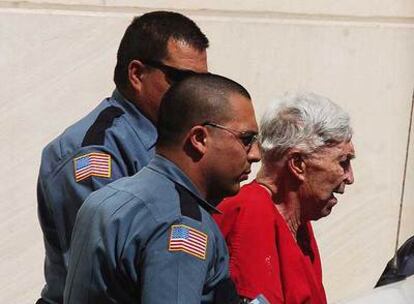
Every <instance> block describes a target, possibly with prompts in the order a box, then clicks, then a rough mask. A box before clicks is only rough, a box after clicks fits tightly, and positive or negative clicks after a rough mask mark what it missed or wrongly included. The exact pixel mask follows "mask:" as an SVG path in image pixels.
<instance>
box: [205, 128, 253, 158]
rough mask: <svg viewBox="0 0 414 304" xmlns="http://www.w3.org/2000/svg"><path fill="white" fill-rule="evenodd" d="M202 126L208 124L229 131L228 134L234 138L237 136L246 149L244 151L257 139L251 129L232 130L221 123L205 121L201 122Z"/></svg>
mask: <svg viewBox="0 0 414 304" xmlns="http://www.w3.org/2000/svg"><path fill="white" fill-rule="evenodd" d="M202 126H210V127H213V128H218V129H221V130H224V131H227V132H229V133H230V134H233V135H234V137H235V138H237V139H238V140H239V141H240V143H241V144H242V145H243V147H244V148H245V149H246V151H249V150H250V148H251V147H252V146H253V144H254V143H255V142H256V141H257V136H258V135H257V133H256V132H252V131H238V130H234V129H231V128H228V127H225V126H223V125H220V124H217V123H214V122H210V121H206V122H204V123H203V124H202Z"/></svg>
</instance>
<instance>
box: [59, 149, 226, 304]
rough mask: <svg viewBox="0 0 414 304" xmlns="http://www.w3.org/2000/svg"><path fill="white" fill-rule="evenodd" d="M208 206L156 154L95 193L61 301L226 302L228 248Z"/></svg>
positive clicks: (80, 221) (78, 229) (79, 224)
mask: <svg viewBox="0 0 414 304" xmlns="http://www.w3.org/2000/svg"><path fill="white" fill-rule="evenodd" d="M209 212H217V211H216V209H215V208H214V207H213V206H211V205H210V204H209V203H207V202H206V201H205V200H203V199H202V198H201V197H200V194H199V192H198V191H197V189H196V188H195V187H194V185H193V184H192V183H191V181H190V180H189V179H188V177H187V176H186V175H185V174H184V173H183V172H182V171H181V170H180V169H179V168H178V167H177V166H175V165H174V164H173V163H172V162H170V161H169V160H167V159H165V158H163V157H161V156H159V155H156V156H155V158H154V159H153V160H152V161H151V162H150V164H149V165H148V166H147V167H145V168H144V169H142V170H141V171H140V172H139V173H138V174H136V175H134V176H132V177H126V178H122V179H120V180H118V181H116V182H114V183H112V184H110V185H107V186H106V187H104V188H102V189H100V190H98V191H96V192H94V193H93V194H91V195H90V196H89V197H88V198H87V200H86V201H85V203H84V204H83V206H82V207H81V209H80V210H79V213H78V218H77V219H76V223H75V227H74V230H73V238H72V246H71V249H70V259H69V270H68V277H67V280H66V287H65V303H68V304H71V303H73V304H83V303H100V304H105V303H151V304H165V303H183V304H196V303H197V304H198V303H230V302H231V301H230V300H228V297H227V296H226V297H227V298H226V297H224V298H223V297H222V294H223V287H224V289H226V288H231V286H230V287H229V286H225V285H226V284H225V283H224V282H228V280H229V279H228V278H229V273H228V253H227V247H226V244H225V241H224V239H223V237H222V235H221V233H220V231H219V229H218V227H217V226H216V224H215V222H214V221H213V219H212V218H211V216H210V213H209ZM224 292H225V293H228V292H231V290H229V289H226V290H225V291H224ZM218 297H221V298H219V299H218Z"/></svg>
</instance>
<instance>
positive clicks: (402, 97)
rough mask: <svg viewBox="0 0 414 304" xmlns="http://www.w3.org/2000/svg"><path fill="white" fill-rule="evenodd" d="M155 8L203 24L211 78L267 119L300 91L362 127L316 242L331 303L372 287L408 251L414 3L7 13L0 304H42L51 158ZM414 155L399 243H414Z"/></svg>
mask: <svg viewBox="0 0 414 304" xmlns="http://www.w3.org/2000/svg"><path fill="white" fill-rule="evenodd" d="M137 3H139V4H138V5H139V6H137ZM154 9H171V10H177V11H180V12H182V13H185V14H187V15H188V16H189V17H191V18H193V19H194V20H195V21H196V22H197V23H198V24H199V25H200V27H201V28H202V29H203V31H204V32H205V33H206V34H207V35H208V37H209V39H210V42H211V47H210V49H209V51H208V56H209V68H210V71H212V72H215V73H220V74H223V75H226V76H228V77H230V78H234V79H235V80H237V81H239V82H241V83H242V84H244V85H245V86H246V87H247V88H248V89H249V91H250V92H251V93H252V96H253V99H254V104H255V107H256V112H257V116H258V118H260V116H261V114H262V113H263V110H264V107H265V106H266V104H267V103H268V102H269V101H271V100H272V98H273V96H275V95H280V94H282V93H283V92H285V91H286V90H289V89H298V88H300V89H306V90H312V91H315V92H317V93H319V94H322V95H326V96H328V97H330V98H331V99H332V100H334V101H335V102H337V103H339V104H340V105H341V106H342V107H344V108H345V109H346V110H347V111H348V112H349V113H350V114H351V117H352V120H353V125H354V129H355V135H354V143H355V146H356V151H357V159H356V160H355V162H354V171H355V184H354V185H353V186H352V187H349V188H348V189H347V191H346V193H345V194H344V195H343V196H342V197H340V198H339V199H340V203H339V204H338V205H337V206H336V207H335V209H334V211H333V213H332V214H331V215H330V216H329V217H328V218H326V219H322V220H320V221H318V222H316V223H315V229H316V233H317V238H318V241H319V244H320V250H321V255H322V260H323V268H324V282H325V286H326V289H327V294H328V298H329V302H330V303H331V302H335V301H338V300H343V299H346V298H349V297H353V296H355V295H357V294H358V293H360V292H364V291H366V290H368V289H370V288H372V286H373V285H374V284H375V282H376V281H377V279H378V277H379V275H380V274H381V272H382V270H383V268H384V266H385V263H386V262H387V261H388V260H389V258H390V257H391V256H392V254H393V249H394V246H395V239H396V230H397V222H398V213H399V212H398V210H399V204H400V195H401V186H402V175H403V168H404V160H405V151H406V145H407V136H408V126H409V110H410V103H411V98H412V93H413V88H414V2H413V1H412V0H366V1H360V0H348V1H337V0H331V1H328V0H314V1H301V0H283V1H273V0H267V1H265V0H263V1H216V0H214V1H161V0H158V1H132V0H131V1H128V0H117V1H115V0H113V1H111V0H107V1H104V0H102V1H98V0H96V1H94V0H78V1H76V0H61V1H59V0H49V1H47V0H45V1H37V0H27V1H24V2H23V1H1V0H0V71H1V73H0V88H1V89H0V109H1V111H0V117H1V119H0V143H1V145H0V155H1V158H2V170H1V174H0V204H1V212H0V231H1V232H0V235H1V240H0V263H1V265H0V269H1V272H0V302H1V303H19V304H21V303H33V302H34V301H35V299H36V297H37V296H38V294H39V292H40V290H41V286H42V284H43V273H42V271H43V254H44V250H43V243H42V235H41V232H40V228H39V227H38V222H37V215H36V198H35V191H36V178H37V171H38V167H39V161H40V153H41V149H42V147H43V146H44V145H46V144H47V143H48V142H49V141H50V140H51V139H53V138H54V137H56V136H57V135H58V134H59V133H61V132H62V131H63V130H64V129H65V128H66V127H67V126H69V125H70V124H71V123H73V122H75V121H76V120H78V119H79V118H81V117H82V116H83V115H84V114H86V113H87V112H88V111H89V110H91V109H92V108H93V107H94V106H95V105H96V104H97V103H98V102H99V101H100V100H101V99H102V98H104V97H106V96H109V95H110V94H111V92H112V90H113V88H114V85H113V83H112V73H113V68H114V65H115V57H116V50H117V47H118V44H119V41H120V39H121V36H122V34H123V32H124V30H125V28H126V26H127V25H128V23H129V22H130V20H131V19H132V17H133V16H134V15H139V14H142V13H144V12H147V11H149V10H154ZM412 135H413V137H414V134H412ZM413 142H414V139H413V140H412V144H411V147H410V149H411V150H410V153H409V162H408V172H407V180H406V194H405V198H404V205H403V213H402V228H401V236H400V242H403V241H404V240H405V239H407V238H408V237H409V236H410V235H413V234H414V144H413Z"/></svg>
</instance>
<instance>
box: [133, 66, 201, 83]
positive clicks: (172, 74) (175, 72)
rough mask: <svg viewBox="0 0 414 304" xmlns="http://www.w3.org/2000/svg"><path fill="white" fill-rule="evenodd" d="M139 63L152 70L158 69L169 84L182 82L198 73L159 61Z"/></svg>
mask: <svg viewBox="0 0 414 304" xmlns="http://www.w3.org/2000/svg"><path fill="white" fill-rule="evenodd" d="M141 62H142V63H143V64H145V65H147V66H150V67H152V68H156V69H159V70H160V71H161V72H163V73H164V75H165V77H166V78H167V81H168V82H169V83H170V84H171V83H175V82H179V81H181V80H184V79H185V78H188V77H190V76H194V75H197V74H200V73H197V72H194V71H192V70H182V69H177V68H174V67H172V66H169V65H166V64H164V63H162V62H160V61H157V60H141Z"/></svg>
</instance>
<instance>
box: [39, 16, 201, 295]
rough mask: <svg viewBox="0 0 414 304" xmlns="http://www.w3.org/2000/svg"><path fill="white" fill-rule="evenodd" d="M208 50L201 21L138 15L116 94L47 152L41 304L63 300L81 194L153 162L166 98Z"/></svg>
mask: <svg viewBox="0 0 414 304" xmlns="http://www.w3.org/2000/svg"><path fill="white" fill-rule="evenodd" d="M207 47H208V40H207V38H206V37H205V36H204V34H203V33H202V32H201V31H200V29H199V28H198V27H197V25H196V24H195V23H194V22H193V21H191V20H190V19H188V18H187V17H185V16H183V15H181V14H178V13H173V12H152V13H148V14H145V15H142V16H141V17H138V18H135V19H134V20H133V21H132V23H131V24H130V25H129V27H128V28H127V30H126V32H125V34H124V37H123V38H122V41H121V44H120V46H119V50H118V59H117V65H116V68H115V75H114V81H115V84H116V90H115V91H114V93H113V95H112V97H110V98H107V99H105V100H103V101H102V102H101V103H100V104H99V105H98V106H97V107H96V108H95V109H94V110H93V111H92V112H91V113H89V114H88V115H87V116H86V117H84V118H83V119H81V120H80V121H79V122H77V123H75V124H74V125H72V126H71V127H69V128H68V129H67V130H66V131H65V132H64V133H63V134H61V135H60V136H59V137H58V138H56V139H55V140H53V141H52V142H51V143H50V144H49V145H48V146H46V148H45V149H44V151H43V154H42V162H41V167H40V173H39V179H38V214H39V220H40V224H41V227H42V231H43V234H44V242H45V249H46V259H45V277H46V285H45V287H44V289H43V291H42V299H41V300H39V303H62V301H63V289H64V284H65V277H66V272H67V263H68V250H69V242H70V238H71V233H72V227H73V225H74V221H75V218H76V214H77V211H78V209H79V207H80V206H81V204H82V203H83V201H84V199H85V198H86V197H87V196H88V195H89V194H90V193H91V192H92V191H94V190H96V189H99V188H101V187H102V186H104V185H106V184H108V183H110V182H112V181H114V180H116V179H118V178H120V177H123V176H130V175H133V174H135V173H136V172H138V171H139V170H140V169H141V168H142V167H143V166H145V165H146V164H147V163H148V162H149V161H150V160H151V159H152V157H153V155H154V145H155V141H156V138H157V131H156V128H155V126H154V125H155V124H156V122H157V116H158V108H159V103H160V100H161V96H162V95H163V94H164V93H165V91H166V90H167V89H168V87H169V86H170V84H171V83H173V82H175V81H177V80H180V79H182V78H185V77H186V76H188V75H192V74H194V73H195V72H206V71H207V62H206V51H205V50H206V48H207Z"/></svg>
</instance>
